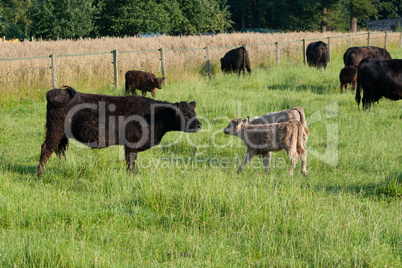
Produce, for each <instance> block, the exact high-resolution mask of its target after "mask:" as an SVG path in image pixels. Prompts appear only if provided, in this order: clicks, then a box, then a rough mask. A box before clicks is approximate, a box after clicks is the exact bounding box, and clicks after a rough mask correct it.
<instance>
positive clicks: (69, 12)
mask: <svg viewBox="0 0 402 268" xmlns="http://www.w3.org/2000/svg"><path fill="white" fill-rule="evenodd" d="M94 12H95V8H94V7H93V6H92V0H33V2H32V7H31V9H30V10H29V14H30V19H31V20H32V23H31V24H30V27H29V29H30V32H31V34H33V35H34V36H41V37H43V38H56V37H60V38H76V37H80V36H88V35H89V34H90V33H91V32H92V30H93V28H94V26H93V20H92V18H93V15H94Z"/></svg>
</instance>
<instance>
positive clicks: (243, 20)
mask: <svg viewBox="0 0 402 268" xmlns="http://www.w3.org/2000/svg"><path fill="white" fill-rule="evenodd" d="M246 14H247V12H246V11H245V10H242V11H241V28H242V29H245V28H246Z"/></svg>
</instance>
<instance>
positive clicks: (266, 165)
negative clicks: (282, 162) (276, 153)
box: [262, 152, 271, 174]
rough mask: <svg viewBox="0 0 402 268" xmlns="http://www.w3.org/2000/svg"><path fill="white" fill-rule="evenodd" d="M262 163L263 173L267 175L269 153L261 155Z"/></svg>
mask: <svg viewBox="0 0 402 268" xmlns="http://www.w3.org/2000/svg"><path fill="white" fill-rule="evenodd" d="M262 162H263V163H264V166H265V173H266V174H268V173H269V164H270V163H271V152H268V153H266V154H263V155H262Z"/></svg>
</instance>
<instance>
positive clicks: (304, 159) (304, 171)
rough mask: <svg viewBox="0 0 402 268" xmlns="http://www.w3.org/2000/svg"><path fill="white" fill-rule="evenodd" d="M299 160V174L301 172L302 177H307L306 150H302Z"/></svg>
mask: <svg viewBox="0 0 402 268" xmlns="http://www.w3.org/2000/svg"><path fill="white" fill-rule="evenodd" d="M300 158H301V161H302V164H301V172H302V174H303V175H304V176H307V169H306V166H307V150H306V149H304V148H303V149H302V153H301V155H300ZM296 161H297V160H296Z"/></svg>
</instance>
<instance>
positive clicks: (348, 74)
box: [339, 66, 357, 93]
mask: <svg viewBox="0 0 402 268" xmlns="http://www.w3.org/2000/svg"><path fill="white" fill-rule="evenodd" d="M339 81H340V82H341V93H342V92H343V88H345V92H348V87H349V84H352V91H354V90H355V89H356V83H357V68H356V67H355V66H346V67H344V68H343V69H342V70H341V72H340V73H339Z"/></svg>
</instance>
